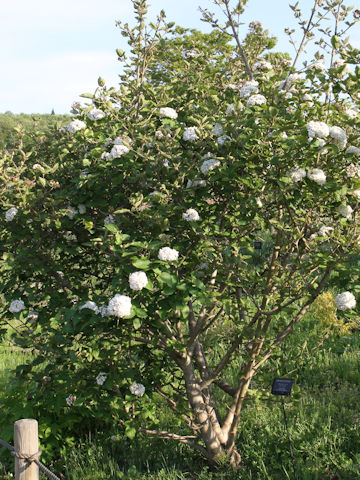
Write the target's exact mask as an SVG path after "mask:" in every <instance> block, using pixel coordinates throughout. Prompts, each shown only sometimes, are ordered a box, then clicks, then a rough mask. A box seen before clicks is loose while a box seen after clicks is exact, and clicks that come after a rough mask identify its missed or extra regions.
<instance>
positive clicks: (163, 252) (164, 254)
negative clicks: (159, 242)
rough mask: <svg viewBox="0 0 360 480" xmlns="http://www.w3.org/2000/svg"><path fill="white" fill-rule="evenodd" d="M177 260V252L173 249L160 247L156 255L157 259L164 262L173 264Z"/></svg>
mask: <svg viewBox="0 0 360 480" xmlns="http://www.w3.org/2000/svg"><path fill="white" fill-rule="evenodd" d="M178 258H179V252H178V251H177V250H175V249H174V248H170V247H162V248H160V250H159V253H158V259H159V260H162V261H164V262H174V261H175V260H177V259H178Z"/></svg>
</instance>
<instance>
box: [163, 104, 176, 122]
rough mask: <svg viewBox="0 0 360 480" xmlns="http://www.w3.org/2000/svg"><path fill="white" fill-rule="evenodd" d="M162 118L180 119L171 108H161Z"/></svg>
mask: <svg viewBox="0 0 360 480" xmlns="http://www.w3.org/2000/svg"><path fill="white" fill-rule="evenodd" d="M159 113H160V117H165V118H171V119H173V120H176V119H177V117H178V114H177V111H176V110H174V109H173V108H170V107H161V108H160V110H159Z"/></svg>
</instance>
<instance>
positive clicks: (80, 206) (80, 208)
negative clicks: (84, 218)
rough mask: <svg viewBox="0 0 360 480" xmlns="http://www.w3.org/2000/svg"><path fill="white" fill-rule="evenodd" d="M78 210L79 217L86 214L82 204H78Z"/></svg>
mask: <svg viewBox="0 0 360 480" xmlns="http://www.w3.org/2000/svg"><path fill="white" fill-rule="evenodd" d="M78 210H79V213H80V215H84V213H86V206H85V205H84V204H83V203H79V205H78Z"/></svg>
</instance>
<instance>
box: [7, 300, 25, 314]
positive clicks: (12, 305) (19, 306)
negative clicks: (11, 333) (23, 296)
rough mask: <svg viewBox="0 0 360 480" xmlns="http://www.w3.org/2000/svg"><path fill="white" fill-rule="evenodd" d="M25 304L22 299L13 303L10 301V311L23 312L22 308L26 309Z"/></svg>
mask: <svg viewBox="0 0 360 480" xmlns="http://www.w3.org/2000/svg"><path fill="white" fill-rule="evenodd" d="M25 308H26V307H25V304H24V302H23V301H22V300H13V301H12V302H11V303H10V307H9V312H11V313H19V312H21V311H22V310H25Z"/></svg>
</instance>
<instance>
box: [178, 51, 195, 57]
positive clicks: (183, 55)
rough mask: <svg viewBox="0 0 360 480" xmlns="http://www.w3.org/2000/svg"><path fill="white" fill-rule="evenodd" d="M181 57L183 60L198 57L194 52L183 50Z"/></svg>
mask: <svg viewBox="0 0 360 480" xmlns="http://www.w3.org/2000/svg"><path fill="white" fill-rule="evenodd" d="M181 55H182V57H183V58H196V57H198V56H199V54H198V52H197V51H196V50H184V51H183V52H182V54H181Z"/></svg>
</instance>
